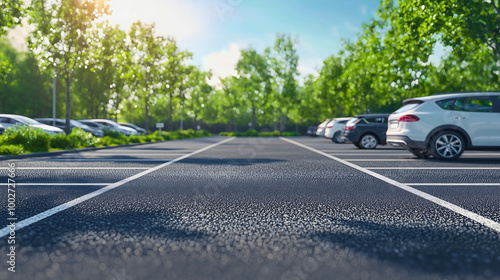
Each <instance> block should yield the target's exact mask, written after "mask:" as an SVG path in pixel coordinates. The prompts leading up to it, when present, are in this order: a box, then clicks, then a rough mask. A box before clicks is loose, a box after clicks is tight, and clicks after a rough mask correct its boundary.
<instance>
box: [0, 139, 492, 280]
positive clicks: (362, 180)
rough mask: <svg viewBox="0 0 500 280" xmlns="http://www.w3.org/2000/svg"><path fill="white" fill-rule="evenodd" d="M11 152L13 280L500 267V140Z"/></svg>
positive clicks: (389, 274)
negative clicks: (445, 153)
mask: <svg viewBox="0 0 500 280" xmlns="http://www.w3.org/2000/svg"><path fill="white" fill-rule="evenodd" d="M2 162H3V164H2V168H3V170H4V172H3V174H2V176H0V184H1V185H2V186H3V188H2V189H3V190H4V191H3V194H2V195H0V207H3V208H4V210H3V211H0V220H2V221H4V222H3V223H4V225H5V226H4V227H0V247H1V248H2V251H1V252H2V254H1V257H0V260H1V262H2V266H0V279H116V280H125V279H131V280H135V279H500V214H499V213H500V206H499V205H500V152H486V151H470V152H469V151H467V152H465V153H464V155H463V156H462V157H461V158H460V159H459V160H456V161H438V160H434V159H417V158H416V157H415V156H413V155H412V154H410V153H409V152H407V151H406V150H402V149H396V148H391V147H388V146H379V147H377V149H375V150H360V149H357V148H355V147H354V146H353V145H350V144H333V143H332V142H331V141H329V140H326V139H324V138H311V137H288V138H228V137H207V138H197V139H187V140H178V141H167V142H161V143H152V144H147V145H140V146H132V147H117V148H113V149H103V150H96V151H86V152H81V153H71V154H62V155H57V156H52V157H37V158H23V159H17V160H15V159H11V160H4V161H2ZM13 164H14V165H15V167H14V168H12V165H13ZM9 165H10V167H9ZM12 174H14V175H15V177H13V176H12ZM9 175H10V176H11V177H10V178H11V181H10V182H11V185H10V186H9V185H8V183H9ZM12 178H13V180H14V181H15V185H13V184H12V183H13V181H12ZM8 189H11V190H14V191H15V193H13V192H12V191H11V193H12V194H15V203H14V205H12V204H9V200H8V199H9V197H8ZM11 197H12V196H11ZM12 206H14V207H12ZM12 222H15V226H16V228H15V229H11V228H8V227H6V226H7V225H9V224H10V223H12ZM9 237H10V238H9ZM12 240H14V241H15V244H13V243H12ZM11 247H14V248H11ZM12 252H14V255H13V254H12ZM13 256H14V257H13ZM12 259H14V262H15V263H12V261H11V260H12ZM12 267H14V268H12ZM9 269H10V270H9ZM12 270H15V272H12Z"/></svg>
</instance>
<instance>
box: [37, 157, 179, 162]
mask: <svg viewBox="0 0 500 280" xmlns="http://www.w3.org/2000/svg"><path fill="white" fill-rule="evenodd" d="M172 160H173V159H156V158H46V159H32V161H66V162H68V161H69V162H93V161H104V162H113V161H117V162H118V161H120V162H121V161H129V162H141V161H142V162H169V161H172Z"/></svg>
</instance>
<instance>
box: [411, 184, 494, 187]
mask: <svg viewBox="0 0 500 280" xmlns="http://www.w3.org/2000/svg"><path fill="white" fill-rule="evenodd" d="M405 184H406V185H408V186H480V187H484V186H500V183H405Z"/></svg>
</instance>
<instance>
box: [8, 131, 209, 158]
mask: <svg viewBox="0 0 500 280" xmlns="http://www.w3.org/2000/svg"><path fill="white" fill-rule="evenodd" d="M211 135H212V134H210V133H209V132H208V131H206V130H200V131H197V132H195V131H194V130H192V129H187V130H177V131H171V132H169V131H162V133H161V135H159V133H158V131H155V132H153V133H151V134H149V135H133V136H130V137H127V136H125V135H123V134H120V133H117V132H113V131H106V132H105V136H104V137H102V138H98V137H94V136H93V135H92V134H90V133H87V132H85V131H83V130H81V129H73V131H72V132H71V134H69V135H64V134H56V135H49V134H47V133H46V132H44V131H43V130H41V129H37V128H33V127H29V126H16V127H14V128H11V129H7V130H6V131H5V132H4V134H3V135H0V155H20V154H27V153H33V152H47V151H58V150H71V149H80V148H89V147H104V146H117V145H127V144H136V143H148V142H156V141H165V140H177V139H184V138H195V137H205V136H211Z"/></svg>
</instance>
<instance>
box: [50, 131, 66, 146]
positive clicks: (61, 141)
mask: <svg viewBox="0 0 500 280" xmlns="http://www.w3.org/2000/svg"><path fill="white" fill-rule="evenodd" d="M50 147H51V148H55V149H68V148H71V145H70V140H69V139H68V137H66V135H64V134H56V135H52V136H51V137H50Z"/></svg>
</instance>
